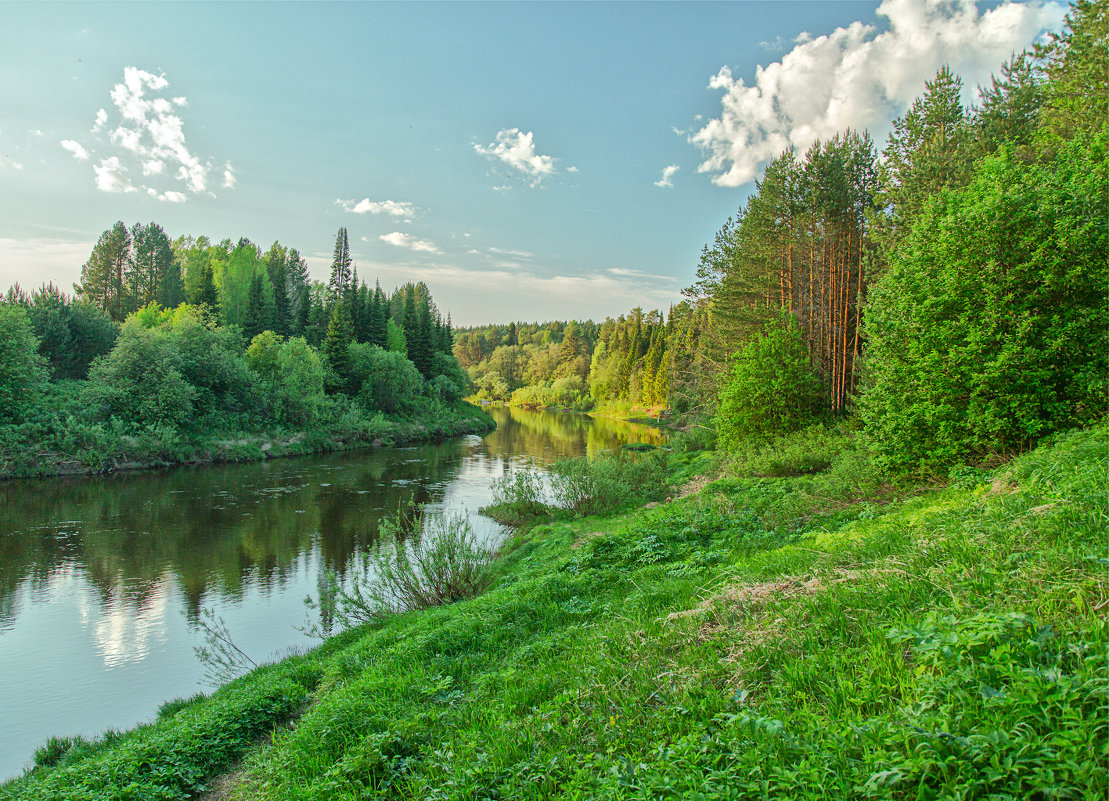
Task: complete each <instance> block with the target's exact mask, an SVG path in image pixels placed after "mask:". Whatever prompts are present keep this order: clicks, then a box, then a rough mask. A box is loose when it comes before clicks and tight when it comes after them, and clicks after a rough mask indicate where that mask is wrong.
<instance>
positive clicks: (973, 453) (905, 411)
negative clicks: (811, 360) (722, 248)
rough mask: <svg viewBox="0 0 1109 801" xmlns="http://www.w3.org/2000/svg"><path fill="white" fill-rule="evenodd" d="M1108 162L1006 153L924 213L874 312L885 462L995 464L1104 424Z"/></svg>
mask: <svg viewBox="0 0 1109 801" xmlns="http://www.w3.org/2000/svg"><path fill="white" fill-rule="evenodd" d="M1105 153H1106V142H1105V137H1104V135H1101V136H1100V137H1098V138H1096V140H1093V141H1090V140H1086V141H1081V140H1076V141H1074V142H1070V143H1068V144H1067V145H1066V146H1064V147H1061V148H1060V149H1059V151H1058V152H1057V153H1056V154H1055V155H1054V157H1053V159H1052V161H1050V162H1047V163H1039V164H1036V163H1034V164H1027V163H1025V161H1024V160H1023V159H1021V158H1020V157H1018V156H1017V155H1016V154H1015V153H1013V152H1012V151H1011V150H1010V149H1008V148H1003V149H1002V150H1000V151H999V152H998V153H997V154H996V155H995V156H991V157H988V158H985V159H983V160H982V161H981V162H979V164H978V166H977V169H976V175H975V177H974V179H973V180H972V181H971V183H970V184H969V185H968V186H966V187H965V188H962V189H959V190H957V191H947V192H944V193H943V194H942V195H938V196H936V197H934V198H932V199H931V200H930V201H929V202H928V203H927V204H926V205H925V207H924V211H923V212H922V213H921V215H920V217H919V218H918V220H917V221H916V223H915V224H914V225H913V228H912V231H911V233H910V234H909V237H908V241H907V243H906V247H904V248H902V249H901V250H899V251H897V253H896V254H895V257H894V260H893V263H892V265H891V269H890V271H889V273H888V274H886V275H885V276H883V277H882V279H881V280H879V281H878V283H877V284H876V285H875V287H874V289H873V291H872V292H871V294H870V296H869V298H868V302H867V318H866V319H867V323H866V328H867V337H868V355H867V365H868V371H869V376H868V380H867V384H866V388H865V391H864V393H863V395H862V398H861V400H860V413H861V417H862V419H863V421H864V422H865V425H866V430H867V433H868V435H869V436H870V438H871V441H872V442H873V444H874V447H875V448H876V449H877V451H878V452H879V454H880V455H881V457H882V459H883V461H884V462H885V463H886V464H887V465H889V466H890V467H892V468H894V469H896V470H900V471H907V472H917V473H931V472H941V469H942V468H944V467H946V466H949V465H952V464H957V463H959V462H972V463H981V462H987V461H991V460H995V459H996V457H997V456H998V455H1001V456H1004V455H1007V454H1012V453H1015V452H1020V451H1023V450H1026V449H1027V448H1029V447H1031V446H1032V445H1033V444H1035V443H1036V442H1037V441H1038V440H1039V438H1041V437H1043V436H1044V435H1046V434H1049V433H1051V432H1053V431H1059V430H1063V429H1065V428H1067V427H1070V426H1074V425H1076V424H1077V425H1082V424H1088V423H1090V422H1092V421H1094V420H1097V419H1098V418H1100V417H1101V416H1102V415H1104V414H1105V412H1106V408H1107V404H1106V376H1107V374H1109V343H1107V337H1109V304H1107V303H1106V293H1105V287H1106V282H1107V280H1109V278H1107V272H1106V264H1107V261H1106V252H1107V251H1109V233H1107V229H1106V226H1105V214H1104V199H1105V196H1106V192H1107V191H1109V186H1107V179H1106V169H1105Z"/></svg>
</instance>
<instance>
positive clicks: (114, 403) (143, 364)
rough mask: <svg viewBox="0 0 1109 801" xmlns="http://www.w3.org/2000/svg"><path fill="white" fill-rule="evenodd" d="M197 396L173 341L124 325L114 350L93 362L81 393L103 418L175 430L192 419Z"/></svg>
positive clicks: (160, 332) (162, 332) (161, 334)
mask: <svg viewBox="0 0 1109 801" xmlns="http://www.w3.org/2000/svg"><path fill="white" fill-rule="evenodd" d="M196 396H197V389H196V387H194V386H193V385H192V384H190V383H189V382H188V380H186V378H185V376H184V372H183V359H182V357H181V353H180V352H179V350H178V349H177V347H176V343H175V342H174V341H173V338H172V337H171V336H169V335H168V333H167V331H166V330H164V329H150V328H144V327H143V326H142V325H141V324H139V323H138V322H132V323H131V324H128V325H124V326H123V328H122V329H121V330H120V335H119V339H118V340H117V342H116V345H115V347H114V348H112V352H111V353H109V354H108V355H107V356H103V357H101V358H99V359H97V360H96V361H95V362H94V363H93V365H92V369H91V370H90V371H89V382H88V384H87V386H86V387H85V391H84V400H85V402H86V404H87V405H88V406H89V407H90V408H91V409H94V410H95V412H94V413H95V414H96V415H97V416H98V417H100V418H101V419H108V418H110V417H117V418H119V419H120V420H123V421H125V422H128V423H132V424H136V425H140V426H142V425H167V426H170V427H173V428H179V427H181V426H183V425H185V424H186V423H187V422H188V421H189V420H190V419H191V418H192V416H193V408H194V401H195V399H196Z"/></svg>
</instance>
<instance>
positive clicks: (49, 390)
mask: <svg viewBox="0 0 1109 801" xmlns="http://www.w3.org/2000/svg"><path fill="white" fill-rule="evenodd" d="M75 290H76V296H75V297H71V296H69V295H67V294H66V293H64V292H62V291H60V290H59V289H58V288H57V287H55V286H54V285H52V284H47V285H45V286H43V287H41V288H39V289H37V290H33V291H31V292H27V291H25V290H23V289H21V288H20V287H18V286H14V287H12V288H11V289H10V290H9V291H8V292H7V294H6V295H5V296H3V298H0V475H4V474H12V473H25V472H34V471H35V470H37V469H38V468H36V467H35V465H34V464H33V463H31V462H33V461H34V460H33V458H32V457H31V456H29V455H28V454H36V453H37V454H39V456H38V457H35V458H40V460H41V461H43V462H44V464H45V466H44V467H43V468H42V470H43V471H44V472H50V466H49V465H50V463H56V462H57V461H58V460H65V459H69V460H72V459H77V460H78V461H80V462H82V463H83V464H85V465H86V466H88V467H90V468H94V469H99V468H103V467H108V466H110V463H111V461H112V460H113V459H116V460H120V459H125V458H126V457H127V456H128V453H125V452H127V451H128V447H129V446H132V445H134V443H136V442H140V441H141V442H145V443H147V445H145V446H135V447H133V448H131V450H135V448H137V449H138V451H140V452H139V453H137V454H130V455H132V456H136V457H137V458H139V459H140V461H141V460H142V459H146V458H153V457H154V456H155V455H157V458H158V459H159V460H161V461H180V460H183V459H186V458H204V456H205V455H204V454H203V453H198V452H197V450H196V449H197V447H202V446H200V445H197V441H198V438H199V439H203V438H205V437H207V438H209V439H210V438H211V437H213V436H216V435H230V434H234V433H236V432H238V433H242V432H260V431H263V430H272V429H274V427H280V428H285V429H297V430H301V431H304V430H309V431H314V432H315V433H316V435H317V436H316V440H315V445H314V446H313V447H317V448H318V447H328V440H329V439H330V440H334V441H336V442H339V441H344V442H346V441H357V440H359V439H362V440H367V441H368V440H371V439H374V438H378V437H384V438H385V439H388V438H390V437H393V438H396V437H403V438H408V437H409V436H419V433H418V431H416V429H413V426H418V427H420V430H423V431H424V432H425V435H426V436H434V435H438V434H449V433H458V432H457V431H455V428H458V429H459V430H462V429H466V428H467V427H468V426H469V427H470V428H472V426H471V424H470V423H458V425H457V426H456V425H455V423H456V422H457V421H458V419H459V417H460V415H461V417H462V418H466V419H467V420H468V419H469V417H468V415H469V412H465V411H463V410H461V407H459V406H458V401H459V400H460V398H462V397H463V396H464V395H466V394H467V393H469V392H470V391H471V386H470V381H469V378H468V376H467V375H466V373H465V371H464V370H462V368H461V367H460V366H459V364H458V362H457V361H456V360H455V358H454V357H453V356H452V355H451V347H452V343H453V334H452V331H451V324H450V321H449V319H448V320H444V319H443V318H442V315H441V314H440V313H439V311H438V308H437V307H436V304H435V302H434V301H433V299H432V297H431V293H430V291H429V290H428V287H427V286H426V285H425V284H423V283H409V284H405V285H404V286H401V287H399V288H397V289H396V290H394V291H393V293H392V294H390V295H387V294H386V293H385V292H384V291H383V290H382V289H381V287H380V285H375V287H374V288H373V289H372V290H371V289H370V288H369V287H368V286H367V285H366V284H365V282H362V281H359V279H358V275H357V270H356V269H355V267H354V264H353V261H352V259H351V256H350V249H349V244H348V236H347V232H346V229H340V230H339V233H338V235H337V237H336V244H335V255H334V259H333V261H332V269H331V275H330V280H329V281H328V283H327V284H323V283H320V282H315V283H313V282H309V280H308V277H307V270H306V266H305V264H304V261H303V259H301V258H300V256H299V255H298V254H297V251H295V250H291V249H288V248H285V247H284V246H282V245H280V244H279V243H274V245H273V246H272V247H271V248H270V249H269V251H267V252H266V253H262V251H261V250H260V249H259V248H258V247H256V246H255V245H253V244H252V243H251V242H250V241H249V240H246V239H240V240H239V242H238V244H236V245H234V246H232V245H231V243H230V241H229V240H225V241H224V242H222V243H220V244H218V245H212V244H211V243H210V241H209V240H208V239H207V238H205V237H199V238H197V239H192V238H185V237H182V238H179V239H177V240H176V241H175V242H173V243H170V240H169V238H168V237H167V236H166V234H165V232H164V231H163V230H162V228H161V227H160V226H158V225H157V224H156V223H150V224H148V225H141V224H137V225H135V226H133V227H132V228H131V229H128V228H127V227H126V226H125V225H123V223H116V224H115V225H114V226H113V227H112V228H111V229H109V230H108V231H105V232H104V234H103V235H102V236H101V238H100V241H99V242H98V243H97V244H96V246H95V247H94V249H93V251H92V254H91V255H90V257H89V260H88V261H87V262H86V263H85V265H84V267H83V269H82V280H81V283H80V284H78V285H76V286H75ZM404 421H407V423H406V424H403V423H404ZM481 422H482V423H483V424H488V423H489V421H487V420H484V421H481ZM405 425H407V429H406V428H405ZM398 426H399V427H398ZM408 429H412V430H408ZM414 432H415V433H414ZM298 441H299V440H298ZM144 448H145V451H144ZM29 460H30V461H29ZM17 462H18V463H19V465H18V466H14V467H13V465H15V464H16V463H17Z"/></svg>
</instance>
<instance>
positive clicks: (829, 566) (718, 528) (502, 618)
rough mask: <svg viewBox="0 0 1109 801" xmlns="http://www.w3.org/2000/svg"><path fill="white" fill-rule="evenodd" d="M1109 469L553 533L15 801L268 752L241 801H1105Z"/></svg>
mask: <svg viewBox="0 0 1109 801" xmlns="http://www.w3.org/2000/svg"><path fill="white" fill-rule="evenodd" d="M796 436H799V437H801V438H802V439H804V441H807V442H809V443H810V444H811V445H812V446H813V447H817V444H818V443H819V441H820V439H821V437H826V438H827V439H828V441H829V442H834V440H833V434H828V433H825V434H823V435H817V434H816V433H814V432H809V433H807V434H803V435H796ZM797 447H801V446H800V445H798V446H797ZM848 452H849V449H846V448H841V449H840V454H841V456H842V455H843V454H847V453H848ZM1107 454H1109V430H1107V429H1106V426H1105V425H1101V426H1099V427H1098V428H1097V429H1095V430H1092V431H1076V432H1073V433H1071V434H1068V435H1065V436H1061V437H1059V438H1058V439H1057V441H1056V442H1054V444H1052V445H1050V446H1047V445H1044V446H1041V447H1040V448H1039V449H1037V450H1036V451H1034V452H1032V453H1030V454H1026V455H1025V456H1023V457H1021V458H1019V459H1018V460H1016V461H1014V462H1012V463H1010V464H1008V465H1007V466H1005V467H1004V468H1003V469H1002V470H1001V471H997V472H984V473H979V474H978V477H977V479H976V480H970V481H968V482H965V483H963V484H962V485H961V486H958V487H951V488H947V489H941V490H937V489H936V488H934V487H932V488H925V487H917V488H915V489H914V490H913V491H912V492H909V493H906V494H903V495H902V496H901V497H899V498H896V499H889V498H888V497H886V498H885V499H884V500H883V496H877V497H875V496H870V497H863V498H855V499H851V500H850V501H848V502H840V503H837V504H834V505H829V504H828V503H827V499H826V498H821V497H818V496H817V495H814V494H811V492H810V488H811V487H812V486H813V482H815V481H816V480H817V479H819V478H820V477H822V476H825V475H827V472H826V473H822V474H819V475H817V476H812V475H806V476H798V477H781V478H727V479H722V480H719V481H716V482H714V483H712V484H710V485H709V486H708V487H707V488H706V490H705V491H704V492H702V493H700V494H698V495H695V496H692V497H688V498H684V499H681V500H677V501H674V502H672V503H668V504H664V505H661V506H659V507H657V508H653V509H649V510H642V509H641V510H636V511H635V512H633V513H630V514H625V515H619V516H614V517H608V518H596V517H594V518H590V519H589V520H586V521H574V520H569V519H567V518H561V519H559V518H554V519H550V520H546V521H544V522H543V524H542V525H538V526H535V527H533V528H531V529H529V530H527V531H525V532H523V533H521V534H520V535H519V536H518V537H517V538H515V540H514V541H513V543H512V544H511V545H510V547H509V548H507V549H506V554H505V556H504V559H503V561H501V562H500V563H499V564H498V565H497V566H495V568H494V570H493V575H494V577H495V580H494V582H493V584H491V585H490V587H489V588H488V589H487V590H486V591H485V592H484V593H482V594H480V595H478V596H476V597H473V598H469V599H466V600H462V601H458V602H456V603H452V604H449V605H444V606H437V607H432V608H428V609H424V610H422V611H418V612H412V613H407V614H401V615H386V616H382V617H376V618H375V619H374V620H373V621H372V622H371V623H370V624H369V625H364V626H361V627H358V628H355V629H354V630H348V631H346V632H344V633H342V634H340V635H339V636H336V637H333V638H331V639H329V640H327V641H325V642H324V643H323V644H322V645H321V646H320V647H319V648H317V649H315V650H314V651H313V652H311V653H310V654H308V655H307V656H305V657H298V658H295V659H293V660H291V661H289V662H286V663H282V664H281V665H278V666H275V667H269V668H263V669H262V670H260V671H256V672H254V673H252V674H250V675H249V676H246V677H244V678H242V679H239V680H238V681H237V682H235V683H234V684H232V685H229V686H227V687H225V688H223V689H222V690H220V691H219V692H217V693H216V694H215V695H213V696H212V697H211V698H208V699H200V700H198V701H195V702H194V703H191V704H189V705H188V706H187V707H186V708H184V709H182V710H181V711H178V712H177V713H176V714H174V715H172V716H171V717H168V719H165V720H161V721H159V722H158V723H156V724H154V725H153V726H150V727H145V728H140V729H138V730H136V731H134V732H130V733H127V734H124V735H121V736H119V737H118V738H117V739H116V740H115V742H114V743H113V744H111V745H106V746H104V747H102V748H100V749H99V750H96V751H95V752H88V753H85V755H84V756H81V757H79V761H75V762H68V761H63V762H61V763H59V765H60V766H59V767H57V768H40V769H38V770H36V771H35V772H34V773H32V774H31V775H30V776H28V777H25V778H22V779H19V780H16V781H15V782H12V783H10V784H7V785H4V786H3V787H2V788H0V798H5V799H13V801H14V800H15V799H18V801H23V799H31V798H34V799H39V798H51V797H58V798H62V797H64V798H75V799H83V798H90V797H105V798H116V797H120V796H123V795H124V794H125V793H126V792H130V793H132V794H135V793H137V794H138V795H139V796H140V797H144V798H155V799H157V798H167V797H169V798H174V797H177V798H181V797H185V794H186V793H190V792H191V793H195V792H197V785H198V783H199V781H200V779H198V778H197V777H198V776H212V775H213V774H214V773H216V772H218V771H219V770H220V769H221V768H219V767H216V766H217V765H223V766H226V765H227V764H228V763H229V762H230V760H231V759H232V758H237V757H239V756H242V755H243V754H244V752H246V751H248V750H250V749H253V752H252V753H251V754H250V755H249V756H248V757H247V758H246V759H245V760H244V762H243V766H242V769H241V772H239V773H238V776H239V782H238V784H237V785H236V786H235V787H233V788H231V789H230V795H231V797H232V798H235V799H239V801H244V800H245V799H255V798H257V799H262V798H288V799H293V800H296V799H323V798H327V799H335V801H343V799H355V798H364V797H367V796H368V795H378V796H384V797H391V798H398V799H408V798H473V797H479V796H481V797H487V798H497V797H500V798H532V799H539V798H559V797H561V798H663V799H667V798H673V799H678V798H701V799H705V801H718V800H722V799H732V798H737V797H738V798H762V797H770V798H787V797H788V798H798V799H814V801H815V799H821V798H829V797H836V798H852V799H864V798H890V799H894V798H898V799H900V798H909V797H913V798H915V797H918V796H920V797H929V798H958V797H962V798H985V797H989V796H992V797H1012V798H1051V797H1061V798H1083V799H1091V801H1092V799H1097V798H1102V797H1104V795H1105V793H1106V791H1107V790H1109V784H1107V782H1109V779H1107V777H1109V751H1107V750H1106V747H1107V734H1109V729H1107V724H1106V721H1107V717H1106V716H1107V714H1109V708H1107V707H1106V699H1107V697H1109V695H1107V693H1109V668H1107V666H1106V663H1105V659H1104V654H1105V648H1106V643H1107V638H1109V628H1107V626H1106V623H1105V621H1104V615H1103V605H1104V602H1105V598H1106V596H1107V593H1109V585H1107V583H1106V578H1105V571H1104V567H1105V564H1106V560H1107V555H1106V553H1105V543H1104V528H1105V521H1106V520H1107V519H1109V505H1107V504H1109V501H1107V498H1106V495H1105V492H1104V475H1105V470H1106V467H1107V465H1106V455H1107ZM834 469H835V467H834V466H833V468H831V469H830V470H834ZM828 472H830V471H828ZM783 502H786V503H793V504H794V506H793V507H792V508H791V509H790V511H789V514H788V516H787V517H782V518H775V517H774V515H775V514H778V510H780V509H781V507H782V505H783ZM278 671H281V672H280V673H279V672H278ZM284 671H299V673H295V674H293V675H296V676H297V677H298V678H295V679H293V675H290V673H286V672H284ZM282 681H284V682H285V683H284V685H283V688H287V689H282V690H279V691H276V692H275V690H277V684H278V683H279V682H282ZM304 687H313V688H314V691H313V693H312V703H311V704H310V705H307V706H306V707H303V714H302V715H301V716H300V717H299V718H298V719H297V721H296V725H295V726H287V727H286V726H280V727H279V726H276V725H275V724H276V723H279V722H280V721H281V720H283V719H284V716H286V715H288V714H289V710H291V709H296V708H297V706H299V704H300V703H301V702H302V701H303V700H304V699H306V697H307V690H305V689H303V688H304ZM286 697H291V698H293V699H296V700H295V701H294V702H293V703H288V702H287V701H285V700H282V699H284V698H286ZM262 710H269V711H262ZM248 721H249V722H248ZM269 731H273V732H274V736H273V737H272V740H269V741H267V742H266V743H265V744H264V745H257V746H256V747H255V744H256V739H255V738H257V737H258V736H259V735H260V734H262V733H263V732H269ZM139 743H143V744H145V745H143V746H142V747H140V746H139ZM59 750H60V749H59ZM232 754H233V755H234V757H233V756H232ZM74 758H75V759H78V757H77V756H76V755H75V757H74ZM108 766H110V769H111V772H109V770H108ZM170 766H172V767H170ZM223 769H225V768H223ZM109 777H110V778H109ZM182 777H184V778H182ZM132 782H134V786H133V787H132V788H131V789H130V790H124V789H123V788H126V787H127V786H128V785H129V784H131V783H132ZM183 788H184V789H183ZM172 793H177V795H176V796H175V795H173V794H172Z"/></svg>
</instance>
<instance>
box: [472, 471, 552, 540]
mask: <svg viewBox="0 0 1109 801" xmlns="http://www.w3.org/2000/svg"><path fill="white" fill-rule="evenodd" d="M491 489H492V495H493V503H492V504H491V505H489V506H487V507H485V508H484V509H482V510H481V511H482V514H486V515H489V516H490V517H492V518H493V519H494V520H496V521H497V522H498V523H503V524H505V525H507V526H519V525H522V524H524V523H528V522H531V521H532V520H535V519H536V518H539V517H545V516H547V515H549V514H550V511H551V510H550V508H549V507H548V506H547V504H546V499H547V494H548V493H547V487H546V484H545V482H544V481H543V476H542V474H541V473H539V472H538V471H537V470H536V469H535V468H534V466H532V467H529V468H526V469H517V470H513V471H512V472H510V473H506V474H504V475H503V476H501V477H499V478H497V479H495V480H494V481H493V485H492V488H491Z"/></svg>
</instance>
